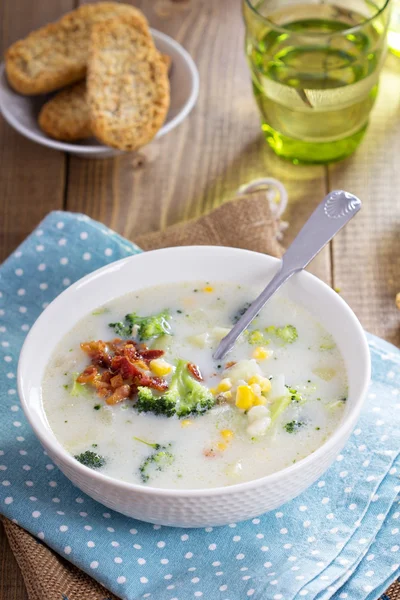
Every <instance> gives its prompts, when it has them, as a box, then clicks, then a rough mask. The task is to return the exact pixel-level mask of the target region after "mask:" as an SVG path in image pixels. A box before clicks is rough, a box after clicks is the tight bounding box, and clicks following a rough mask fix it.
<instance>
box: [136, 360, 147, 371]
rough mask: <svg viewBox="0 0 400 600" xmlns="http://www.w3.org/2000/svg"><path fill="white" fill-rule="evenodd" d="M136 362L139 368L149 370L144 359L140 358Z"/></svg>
mask: <svg viewBox="0 0 400 600" xmlns="http://www.w3.org/2000/svg"><path fill="white" fill-rule="evenodd" d="M135 364H136V366H137V367H139V369H143V371H148V370H149V367H148V365H147V364H146V363H145V362H144V360H141V359H139V360H137V361H135Z"/></svg>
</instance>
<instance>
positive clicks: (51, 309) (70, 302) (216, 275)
mask: <svg viewBox="0 0 400 600" xmlns="http://www.w3.org/2000/svg"><path fill="white" fill-rule="evenodd" d="M278 265H279V261H278V260H277V259H275V258H271V257H270V256H266V255H264V254H258V253H255V252H249V251H247V250H238V249H235V248H223V247H213V246H191V247H179V248H167V249H165V250H156V251H153V252H146V253H143V254H139V255H137V256H133V257H130V258H126V259H123V260H120V261H117V262H115V263H113V264H111V265H107V266H105V267H103V268H102V269H99V270H98V271H95V272H94V273H91V274H90V275H87V276H86V277H84V278H83V279H81V280H80V281H78V282H77V283H75V284H73V285H71V287H69V288H68V289H67V290H65V291H64V292H63V293H62V294H60V296H58V298H56V299H55V300H54V301H53V302H52V303H51V304H50V305H49V306H48V307H47V308H46V310H45V311H44V312H43V313H42V315H41V316H40V317H39V318H38V320H37V321H36V323H35V324H34V326H33V327H32V329H31V331H30V333H29V335H28V337H27V338H26V341H25V344H24V346H23V348H22V352H21V356H20V360H19V365H18V389H19V394H20V398H21V403H22V407H23V409H24V411H25V414H26V416H27V418H28V420H29V422H30V424H31V425H32V427H33V429H34V431H35V433H36V435H37V436H38V438H39V440H40V442H41V443H42V445H43V446H44V448H45V449H46V451H47V453H48V455H49V456H50V457H51V458H52V459H53V461H54V462H55V463H56V464H57V465H58V467H59V468H60V469H61V471H62V472H63V473H64V474H65V475H66V476H67V477H68V478H69V479H70V480H71V481H72V482H73V483H74V484H75V485H76V486H77V487H78V488H80V489H81V490H82V491H83V492H85V493H86V494H88V495H89V496H91V497H92V498H94V499H95V500H98V501H99V502H101V503H102V504H104V505H105V506H107V507H109V508H111V509H113V510H116V511H118V512H121V513H123V514H125V515H128V516H130V517H134V518H136V519H141V520H143V521H149V522H151V523H157V524H160V525H175V526H180V527H204V526H207V525H224V524H226V523H231V522H236V521H241V520H245V519H250V518H251V517H254V516H256V515H259V514H261V513H263V512H265V511H268V510H272V509H275V508H277V507H278V506H280V505H281V504H283V503H284V502H287V501H288V500H290V499H292V498H294V497H295V496H297V495H298V494H300V492H302V491H303V490H305V489H306V488H307V487H308V486H309V485H310V484H312V483H313V482H314V481H315V480H316V479H317V478H318V477H320V475H322V473H323V472H324V471H325V470H326V469H327V468H328V467H329V465H330V464H331V463H332V461H333V460H334V458H335V456H336V455H337V454H338V452H339V451H340V450H341V449H342V448H343V446H344V445H345V443H346V441H347V439H348V437H349V436H350V433H351V431H352V429H353V428H354V426H355V424H356V422H357V419H358V416H359V414H360V410H361V407H362V404H363V399H364V395H365V393H366V389H367V385H368V382H369V378H370V356H369V350H368V345H367V342H366V338H365V335H364V331H363V329H362V327H361V325H360V323H359V322H358V320H357V318H356V316H355V315H354V313H353V312H352V311H351V309H350V308H349V307H348V306H347V304H346V303H345V302H344V301H343V300H342V298H341V297H340V296H339V295H338V294H337V293H336V292H334V291H333V290H331V288H329V287H328V286H327V285H325V284H324V283H323V282H322V281H320V280H319V279H317V278H316V277H314V276H313V275H310V274H309V273H305V272H302V273H299V274H297V275H295V276H294V277H293V278H292V280H290V281H289V282H288V283H287V284H286V285H285V286H284V288H283V290H282V294H284V295H285V296H287V297H289V298H291V299H292V300H294V301H295V302H297V303H298V304H300V305H303V306H305V307H306V308H307V309H308V310H309V311H310V312H311V313H312V314H313V315H314V316H315V318H316V319H318V321H319V322H320V323H321V325H322V326H323V327H325V328H326V329H327V330H328V332H329V333H331V334H332V335H333V337H334V339H335V341H336V343H337V344H338V347H339V349H340V351H341V353H342V355H343V358H344V361H345V364H346V367H347V373H348V380H349V394H348V400H347V402H346V409H345V413H344V417H343V420H342V422H341V423H340V425H339V427H338V428H337V429H336V431H335V432H334V433H333V435H332V436H331V437H330V438H329V439H328V440H327V441H326V442H325V444H323V446H321V447H320V448H318V450H316V452H314V453H313V454H311V455H309V456H307V457H306V458H304V459H303V460H301V461H299V462H298V463H296V464H294V465H292V466H290V467H288V468H286V469H284V470H282V471H279V472H277V473H273V474H272V475H267V476H266V477H262V478H261V479H257V480H254V481H250V482H246V483H240V484H236V485H232V486H228V487H220V488H213V489H202V490H173V489H171V490H168V489H157V488H152V487H148V486H143V485H135V484H131V483H125V482H123V481H118V480H116V479H113V478H111V477H108V476H106V475H103V474H102V473H101V472H98V471H93V470H91V469H88V468H87V467H84V466H83V465H82V464H80V463H79V462H78V461H76V460H75V459H74V458H73V457H72V456H71V455H70V454H68V452H66V450H64V448H63V447H62V446H61V444H60V443H59V442H58V441H57V439H56V438H55V436H54V434H53V433H52V431H51V429H50V427H49V425H48V423H47V419H46V415H45V413H44V410H43V406H42V399H41V382H42V376H43V373H44V370H45V367H46V364H47V362H48V360H49V358H50V356H51V354H52V353H53V350H54V348H55V346H56V345H57V344H58V342H59V341H60V339H61V338H62V337H63V336H64V335H65V334H66V333H67V332H68V331H69V330H70V329H71V328H72V327H73V326H74V325H75V324H76V322H77V321H79V320H80V319H81V318H82V317H83V316H85V315H86V314H87V313H89V312H90V311H92V310H93V309H95V308H96V307H98V306H99V305H101V304H103V303H105V302H109V301H110V300H112V299H113V298H116V297H118V296H121V295H123V294H126V293H128V292H133V291H136V290H140V289H141V288H144V287H147V286H152V285H155V284H163V283H170V282H183V281H194V280H197V281H198V280H205V281H208V280H211V281H213V280H216V281H222V282H224V281H231V282H235V283H241V284H244V285H252V284H255V285H261V284H265V283H266V282H267V281H268V280H269V279H270V278H271V277H272V275H273V274H274V273H275V272H276V270H277V268H278ZM61 316H62V318H60V317H61ZM38 348H40V352H38V351H37V349H38Z"/></svg>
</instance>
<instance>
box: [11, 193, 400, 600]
mask: <svg viewBox="0 0 400 600" xmlns="http://www.w3.org/2000/svg"><path fill="white" fill-rule="evenodd" d="M278 237H279V223H278V222H277V220H276V219H275V218H274V217H273V216H272V213H271V210H270V206H269V202H268V200H267V199H266V195H265V193H264V192H254V193H252V194H247V195H243V196H240V197H238V198H237V199H235V200H233V201H231V202H229V203H225V204H223V205H222V206H221V207H219V208H217V209H215V210H214V211H212V212H211V213H210V214H208V215H205V216H203V217H200V218H199V219H195V220H192V221H189V222H187V223H185V224H181V225H175V226H172V227H169V228H168V229H166V230H165V231H164V232H161V233H151V234H148V235H142V236H139V237H138V238H136V239H135V240H134V241H135V242H136V243H137V244H138V245H139V246H140V247H141V248H143V249H144V250H150V249H155V248H163V247H167V246H181V245H195V244H200V245H204V244H211V245H218V246H235V247H238V248H246V249H249V250H255V251H258V252H264V253H266V254H271V255H273V256H281V254H282V250H283V249H282V246H281V245H280V243H279V242H278V240H277V238H278ZM3 525H4V528H5V532H6V534H7V537H8V541H9V543H10V547H11V549H12V551H13V553H14V555H15V558H16V560H17V562H18V565H19V567H20V569H21V572H22V575H23V578H24V581H25V584H26V587H27V591H28V595H29V598H30V600H62V599H63V598H64V599H65V600H108V599H109V600H118V599H117V597H116V596H114V595H113V594H111V593H110V592H108V591H107V590H106V589H105V588H104V587H102V586H101V585H99V584H98V583H97V582H96V581H95V580H94V579H92V578H91V577H89V575H86V574H85V573H83V572H82V571H80V570H79V569H78V568H76V567H74V566H73V565H72V564H71V563H69V562H68V561H66V560H64V559H62V558H61V557H60V556H58V554H56V553H55V552H53V551H52V550H50V549H49V548H47V546H45V545H44V544H43V543H41V542H39V541H37V540H36V539H35V538H34V537H32V536H31V535H30V534H29V533H27V532H26V531H25V530H23V529H22V528H21V527H19V526H18V525H15V524H14V523H12V522H11V521H9V520H7V519H3ZM385 596H386V597H385ZM385 596H383V597H382V598H383V600H400V583H398V582H397V583H394V584H393V585H392V586H391V587H390V588H389V589H388V590H387V592H386V595H385ZM7 600H8V599H7ZM210 600H211V599H210Z"/></svg>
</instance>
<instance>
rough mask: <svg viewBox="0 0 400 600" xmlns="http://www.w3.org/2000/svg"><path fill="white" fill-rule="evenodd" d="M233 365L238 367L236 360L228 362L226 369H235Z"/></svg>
mask: <svg viewBox="0 0 400 600" xmlns="http://www.w3.org/2000/svg"><path fill="white" fill-rule="evenodd" d="M233 365H236V360H230V361H229V362H227V363H226V365H225V369H229V368H230V367H233Z"/></svg>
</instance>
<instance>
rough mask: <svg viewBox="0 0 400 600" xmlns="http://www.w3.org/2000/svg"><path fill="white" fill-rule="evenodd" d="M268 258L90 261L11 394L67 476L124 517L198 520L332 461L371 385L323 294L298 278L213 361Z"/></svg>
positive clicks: (23, 364)
mask: <svg viewBox="0 0 400 600" xmlns="http://www.w3.org/2000/svg"><path fill="white" fill-rule="evenodd" d="M277 268H279V261H277V260H276V259H272V258H271V257H267V256H264V255H260V254H256V253H252V252H248V251H244V250H237V249H231V248H216V247H190V248H173V249H167V250H159V251H154V252H149V253H145V254H142V255H137V256H134V257H131V258H128V259H124V260H122V261H118V262H116V263H114V264H112V265H109V266H107V267H104V268H103V269H100V270H99V271H96V272H95V273H93V274H91V275H89V276H87V277H85V278H84V279H82V280H81V281H79V282H77V283H76V284H74V285H73V286H71V287H70V288H69V289H68V290H66V291H65V292H63V294H61V295H60V296H59V297H58V298H57V299H56V300H55V301H54V302H53V303H52V304H51V305H50V306H49V307H48V308H47V309H46V310H45V311H44V313H43V314H42V315H41V317H40V318H39V319H38V321H37V322H36V324H35V325H34V327H33V328H32V330H31V332H30V334H29V335H28V338H27V340H26V342H25V345H24V348H23V351H22V353H21V358H20V365H19V386H20V394H21V399H22V403H23V407H24V410H25V412H26V414H27V416H28V418H29V420H30V422H31V424H32V426H33V428H34V430H35V432H36V434H37V435H38V437H39V439H40V441H41V442H42V444H43V445H44V446H45V448H46V450H47V451H48V453H49V455H50V456H51V457H52V458H53V460H54V461H55V463H56V464H57V465H58V466H59V467H60V469H61V470H62V471H63V472H64V473H65V474H66V476H67V477H69V479H71V481H72V482H73V483H75V484H76V485H77V486H78V487H80V488H81V489H82V490H83V491H84V492H86V493H88V494H89V495H90V496H92V497H93V498H95V499H96V500H99V501H100V502H102V503H103V504H105V505H106V506H108V507H110V508H113V509H115V510H118V511H120V512H122V513H124V514H127V515H129V516H132V517H135V518H139V519H142V520H146V521H150V522H153V523H158V524H165V525H180V526H186V527H195V526H203V525H221V524H224V523H228V522H232V521H238V520H243V519H247V518H250V517H252V516H255V515H258V514H260V513H262V512H265V511H266V510H269V509H273V508H276V507H277V506H279V505H280V504H282V503H283V502H285V501H287V500H289V499H290V498H292V497H294V496H296V495H297V494H299V493H300V492H301V491H302V490H303V489H305V488H306V487H307V486H308V485H310V484H311V483H312V482H313V481H314V480H315V479H316V478H317V477H318V476H319V475H320V474H321V473H322V472H323V471H324V470H325V469H326V468H327V467H328V466H329V464H330V463H331V462H332V460H333V459H334V457H335V455H336V454H337V453H338V452H339V451H340V449H341V448H342V447H343V445H344V443H345V442H346V440H347V438H348V436H349V435H350V433H351V430H352V428H353V427H354V425H355V422H356V420H357V417H358V414H359V411H360V409H361V405H362V400H363V396H364V393H365V389H366V385H367V383H368V380H369V354H368V348H367V344H366V341H365V336H364V333H363V331H362V328H361V326H360V325H359V323H358V321H357V319H356V317H355V316H354V315H353V313H352V312H351V310H350V309H349V308H348V306H347V305H346V304H345V303H344V302H343V300H342V299H341V298H340V297H339V296H338V295H337V294H335V292H333V291H332V290H330V288H328V287H327V286H326V285H325V284H323V283H322V282H320V281H319V280H318V279H316V278H315V277H313V276H311V275H309V274H307V273H300V274H298V275H296V276H295V277H294V278H293V280H292V281H291V282H288V283H287V284H286V285H285V286H284V288H283V290H282V291H281V292H280V293H278V294H277V295H276V296H275V297H274V298H273V299H272V300H271V301H270V302H269V303H268V304H267V305H266V307H265V308H264V309H263V310H262V311H261V312H260V314H259V315H258V317H257V319H256V320H255V321H254V322H253V323H252V324H251V327H250V328H249V329H248V330H247V331H246V332H245V333H244V334H243V335H242V336H241V338H240V339H239V340H238V342H237V344H236V345H235V347H234V349H233V350H232V351H231V353H230V354H229V355H228V356H227V357H226V358H225V359H224V360H223V361H215V360H214V359H213V352H214V351H215V349H216V347H217V345H218V343H219V341H220V340H221V339H222V337H224V336H225V335H226V334H227V333H228V331H229V330H230V328H231V327H232V326H233V324H234V323H235V322H236V321H237V319H238V318H239V317H240V315H241V314H243V312H244V311H245V310H246V307H247V306H248V305H249V303H250V302H251V301H252V300H253V299H254V298H255V297H256V295H257V294H258V293H259V292H260V291H261V289H262V288H263V287H264V286H265V284H266V282H267V281H268V279H269V278H271V277H272V275H273V274H274V272H275V271H276V270H277ZM61 315H62V318H60V316H61ZM38 343H40V345H41V348H42V352H41V355H40V357H39V358H38V357H37V356H36V354H35V348H37V344H38ZM33 355H35V370H34V372H33V370H32V366H31V365H32V363H31V362H30V361H31V360H32V357H33ZM38 363H39V364H38Z"/></svg>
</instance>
